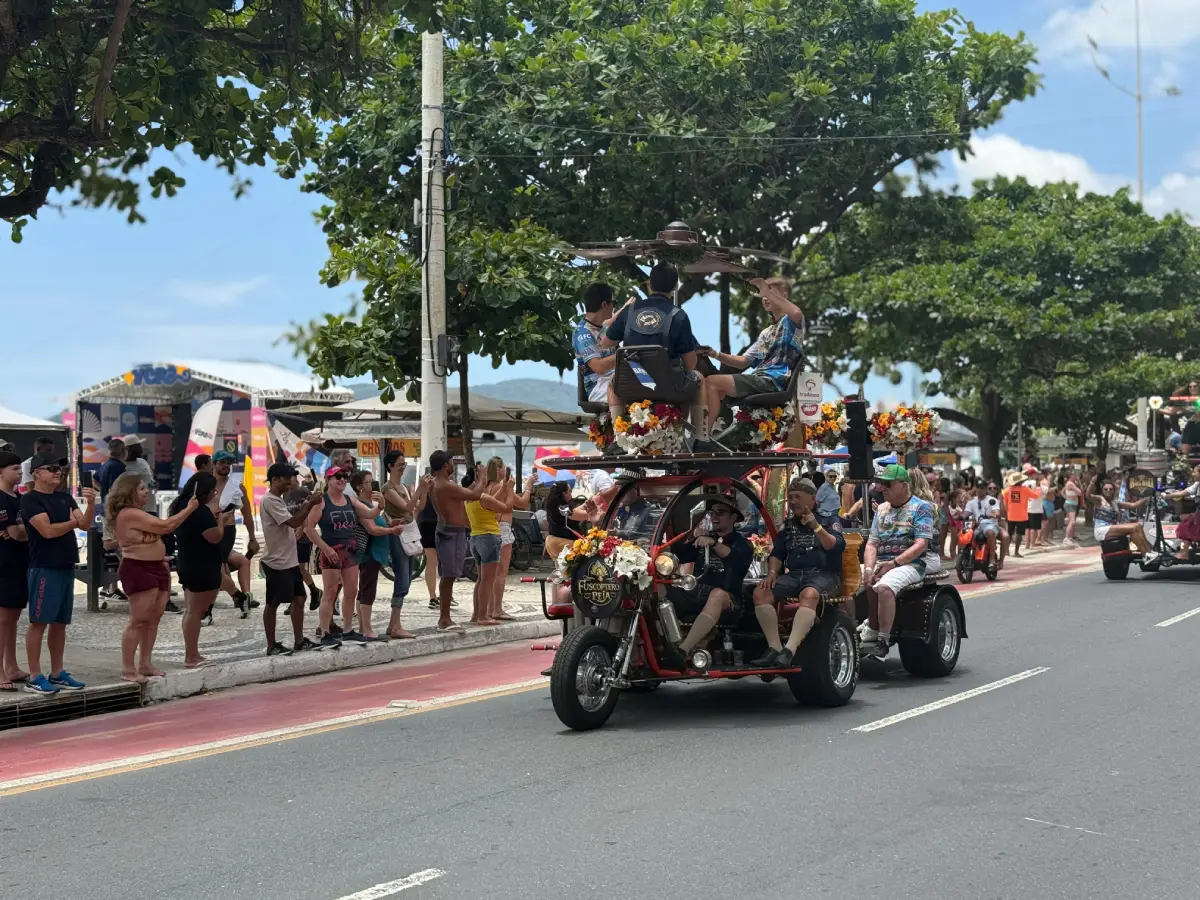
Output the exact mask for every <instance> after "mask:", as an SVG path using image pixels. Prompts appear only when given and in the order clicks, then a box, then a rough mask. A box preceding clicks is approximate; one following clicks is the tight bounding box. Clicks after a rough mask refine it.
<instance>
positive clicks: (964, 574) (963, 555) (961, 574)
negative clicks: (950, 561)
mask: <svg viewBox="0 0 1200 900" xmlns="http://www.w3.org/2000/svg"><path fill="white" fill-rule="evenodd" d="M954 571H955V572H957V573H958V580H959V582H960V583H962V584H970V583H971V579H972V578H974V577H975V558H974V557H973V556H972V555H971V554H970V553H969V552H967V551H966V550H959V551H958V562H956V563H955V564H954Z"/></svg>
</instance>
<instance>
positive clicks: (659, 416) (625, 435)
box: [613, 400, 683, 456]
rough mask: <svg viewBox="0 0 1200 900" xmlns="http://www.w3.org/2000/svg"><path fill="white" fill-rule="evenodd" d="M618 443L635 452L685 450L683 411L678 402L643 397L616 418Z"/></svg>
mask: <svg viewBox="0 0 1200 900" xmlns="http://www.w3.org/2000/svg"><path fill="white" fill-rule="evenodd" d="M613 432H614V433H615V435H616V440H617V444H618V445H619V446H620V448H621V449H622V450H624V451H625V452H626V453H631V454H633V455H635V456H637V455H641V454H645V455H647V456H664V455H667V456H669V455H671V454H674V453H681V452H682V451H683V413H682V412H681V411H680V409H679V407H678V406H672V405H670V404H668V403H651V402H650V401H649V400H640V401H638V402H637V403H631V404H629V409H628V410H627V411H626V415H625V416H617V420H616V421H615V422H613Z"/></svg>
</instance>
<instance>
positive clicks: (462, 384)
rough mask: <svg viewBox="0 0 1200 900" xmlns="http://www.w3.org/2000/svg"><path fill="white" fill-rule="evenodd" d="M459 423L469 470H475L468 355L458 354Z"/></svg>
mask: <svg viewBox="0 0 1200 900" xmlns="http://www.w3.org/2000/svg"><path fill="white" fill-rule="evenodd" d="M458 422H459V427H460V428H461V429H462V439H463V456H464V457H466V460H467V469H474V468H475V441H474V440H473V438H474V435H473V434H472V433H471V391H470V388H469V387H468V386H467V354H465V353H460V354H458Z"/></svg>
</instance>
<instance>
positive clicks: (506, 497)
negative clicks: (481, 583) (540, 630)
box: [487, 456, 534, 622]
mask: <svg viewBox="0 0 1200 900" xmlns="http://www.w3.org/2000/svg"><path fill="white" fill-rule="evenodd" d="M487 482H488V485H489V487H488V488H487V492H488V493H489V494H491V495H492V496H493V497H495V498H496V499H497V500H499V501H500V502H501V503H505V504H511V505H512V507H513V509H528V508H529V491H530V489H531V488H532V487H533V482H534V476H533V475H530V476H529V477H528V478H527V479H525V493H523V494H518V493H517V492H516V491H515V490H514V487H515V485H514V479H513V472H512V469H508V470H507V471H505V466H504V460H502V459H501V458H500V457H498V456H493V457H492V458H491V459H489V460H488V463H487ZM512 518H513V517H512V513H511V512H507V513H501V514H500V566H499V568H498V569H497V570H496V581H495V586H494V587H493V589H492V609H491V610H490V611H489V612H490V615H491V618H493V619H499V620H500V621H502V622H511V621H513V620H514V619H515V618H516V617H515V616H510V615H509V614H508V613H506V612H505V611H504V588H505V585H507V584H508V567H509V565H511V563H512V552H513V544H514V543H516V536H515V535H514V534H513V524H512Z"/></svg>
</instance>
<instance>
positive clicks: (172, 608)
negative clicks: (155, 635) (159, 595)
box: [167, 600, 183, 613]
mask: <svg viewBox="0 0 1200 900" xmlns="http://www.w3.org/2000/svg"><path fill="white" fill-rule="evenodd" d="M167 612H169V613H182V612H183V610H182V609H180V608H179V607H178V606H176V605H175V601H174V600H168V601H167Z"/></svg>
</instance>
